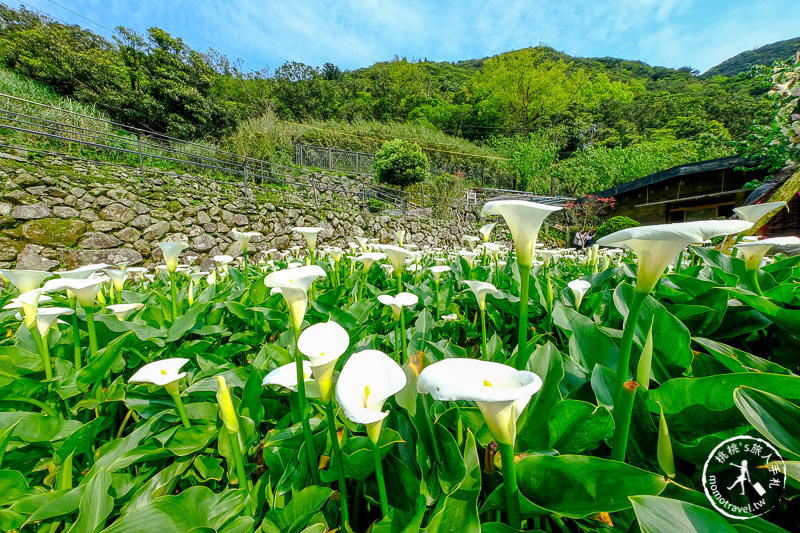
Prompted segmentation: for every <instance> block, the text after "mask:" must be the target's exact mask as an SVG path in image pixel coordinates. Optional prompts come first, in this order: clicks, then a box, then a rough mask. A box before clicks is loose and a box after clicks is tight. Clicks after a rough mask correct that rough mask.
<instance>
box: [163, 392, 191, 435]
mask: <svg viewBox="0 0 800 533" xmlns="http://www.w3.org/2000/svg"><path fill="white" fill-rule="evenodd" d="M173 384H174V387H170V386H166V387H164V388H165V389H166V390H167V392H168V393H169V395H170V396H172V399H173V400H174V401H175V407H176V408H177V409H178V414H179V415H180V417H181V422H183V427H185V428H186V429H189V428H190V427H192V425H191V424H190V423H189V416H188V415H187V414H186V408H185V407H184V406H183V400H181V393H180V391H178V382H177V381H174V382H173V383H169V384H168V385H173Z"/></svg>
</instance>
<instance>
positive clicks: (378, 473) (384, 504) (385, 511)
mask: <svg viewBox="0 0 800 533" xmlns="http://www.w3.org/2000/svg"><path fill="white" fill-rule="evenodd" d="M372 454H373V455H374V456H375V479H376V480H377V482H378V496H379V497H380V501H381V516H382V517H386V516H389V500H388V499H387V498H386V482H385V481H384V479H383V464H382V463H381V448H380V446H378V443H377V442H373V443H372Z"/></svg>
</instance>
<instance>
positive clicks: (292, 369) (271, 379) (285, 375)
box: [261, 361, 314, 392]
mask: <svg viewBox="0 0 800 533" xmlns="http://www.w3.org/2000/svg"><path fill="white" fill-rule="evenodd" d="M313 378H314V371H313V370H312V368H311V361H303V380H304V381H305V382H306V383H308V382H309V381H314V379H313ZM261 384H262V385H264V386H267V385H277V386H278V387H283V388H284V389H289V390H290V391H292V392H297V365H296V364H295V363H287V364H285V365H282V366H279V367H278V368H276V369H275V370H272V371H271V372H270V373H269V374H267V375H266V376H264V379H263V380H262V381H261ZM306 390H308V389H306Z"/></svg>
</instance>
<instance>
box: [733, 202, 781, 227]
mask: <svg viewBox="0 0 800 533" xmlns="http://www.w3.org/2000/svg"><path fill="white" fill-rule="evenodd" d="M785 205H786V202H766V203H763V204H754V205H743V206H742V207H734V208H733V211H734V213H736V214H737V215H738V216H739V218H740V219H741V220H746V221H748V222H752V223H754V224H755V223H756V222H758V221H759V220H761V219H762V218H764V217H765V216H767V215H768V214H770V213H772V212H773V211H775V210H777V209H780V208H781V207H784V206H785Z"/></svg>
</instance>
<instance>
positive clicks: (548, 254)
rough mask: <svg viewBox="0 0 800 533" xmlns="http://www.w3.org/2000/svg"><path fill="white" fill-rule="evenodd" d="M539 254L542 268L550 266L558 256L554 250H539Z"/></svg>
mask: <svg viewBox="0 0 800 533" xmlns="http://www.w3.org/2000/svg"><path fill="white" fill-rule="evenodd" d="M539 253H540V254H541V256H542V262H543V263H544V266H550V262H551V261H552V260H553V258H554V257H556V256H557V255H558V251H556V250H539Z"/></svg>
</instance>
